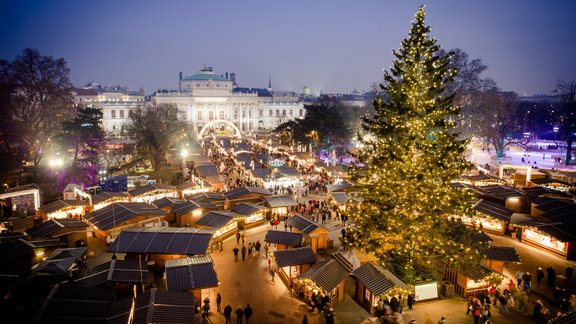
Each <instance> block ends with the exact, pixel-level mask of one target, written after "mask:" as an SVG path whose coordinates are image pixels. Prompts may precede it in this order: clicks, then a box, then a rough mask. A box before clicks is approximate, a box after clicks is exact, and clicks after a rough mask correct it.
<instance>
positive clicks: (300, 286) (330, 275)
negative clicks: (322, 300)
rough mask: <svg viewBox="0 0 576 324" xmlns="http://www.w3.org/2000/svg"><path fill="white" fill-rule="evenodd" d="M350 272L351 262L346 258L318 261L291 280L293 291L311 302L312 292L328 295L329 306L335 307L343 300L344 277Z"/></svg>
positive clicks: (344, 294)
mask: <svg viewBox="0 0 576 324" xmlns="http://www.w3.org/2000/svg"><path fill="white" fill-rule="evenodd" d="M351 272H352V264H351V263H350V262H348V261H347V260H346V258H334V259H330V260H325V261H320V262H317V263H316V264H314V265H313V266H312V267H311V268H310V269H308V270H306V271H305V272H303V273H302V274H300V275H299V276H298V277H297V278H296V279H294V282H293V288H292V289H293V291H294V293H295V294H296V295H297V296H299V297H301V298H303V299H304V300H305V301H306V302H307V303H310V302H311V296H312V294H316V295H318V294H321V295H322V296H328V298H329V300H330V304H329V305H328V306H330V307H333V308H334V307H337V306H338V304H339V303H340V302H342V301H343V300H344V297H345V296H346V293H345V283H346V279H347V278H348V276H349V275H350V273H351Z"/></svg>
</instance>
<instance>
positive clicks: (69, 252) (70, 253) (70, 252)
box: [47, 247, 88, 260]
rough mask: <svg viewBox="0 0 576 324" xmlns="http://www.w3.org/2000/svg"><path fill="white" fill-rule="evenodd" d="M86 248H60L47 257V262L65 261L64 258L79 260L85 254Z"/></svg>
mask: <svg viewBox="0 0 576 324" xmlns="http://www.w3.org/2000/svg"><path fill="white" fill-rule="evenodd" d="M87 249H88V248H86V247H76V248H61V249H56V250H54V251H53V252H52V253H50V256H48V258H47V260H53V259H66V258H73V259H74V260H80V258H81V257H82V256H83V255H84V253H86V250H87Z"/></svg>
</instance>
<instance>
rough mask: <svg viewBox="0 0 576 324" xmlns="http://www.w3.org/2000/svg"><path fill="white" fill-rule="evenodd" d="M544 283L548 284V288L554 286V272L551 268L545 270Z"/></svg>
mask: <svg viewBox="0 0 576 324" xmlns="http://www.w3.org/2000/svg"><path fill="white" fill-rule="evenodd" d="M546 274H547V275H548V277H546V281H547V282H548V287H555V286H556V270H554V268H552V267H551V266H550V267H548V268H546Z"/></svg>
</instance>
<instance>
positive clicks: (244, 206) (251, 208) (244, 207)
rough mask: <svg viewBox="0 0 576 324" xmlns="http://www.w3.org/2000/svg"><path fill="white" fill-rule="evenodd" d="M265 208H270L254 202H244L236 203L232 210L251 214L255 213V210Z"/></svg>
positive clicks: (247, 214) (246, 214)
mask: <svg viewBox="0 0 576 324" xmlns="http://www.w3.org/2000/svg"><path fill="white" fill-rule="evenodd" d="M263 209H269V208H268V207H266V206H262V205H258V204H253V203H250V202H243V203H240V204H237V205H234V207H232V209H231V210H232V211H233V212H237V213H238V214H242V215H244V216H250V215H252V214H254V213H255V212H257V211H260V210H263Z"/></svg>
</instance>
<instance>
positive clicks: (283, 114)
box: [282, 109, 286, 117]
mask: <svg viewBox="0 0 576 324" xmlns="http://www.w3.org/2000/svg"><path fill="white" fill-rule="evenodd" d="M282 117H286V109H284V110H282Z"/></svg>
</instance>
